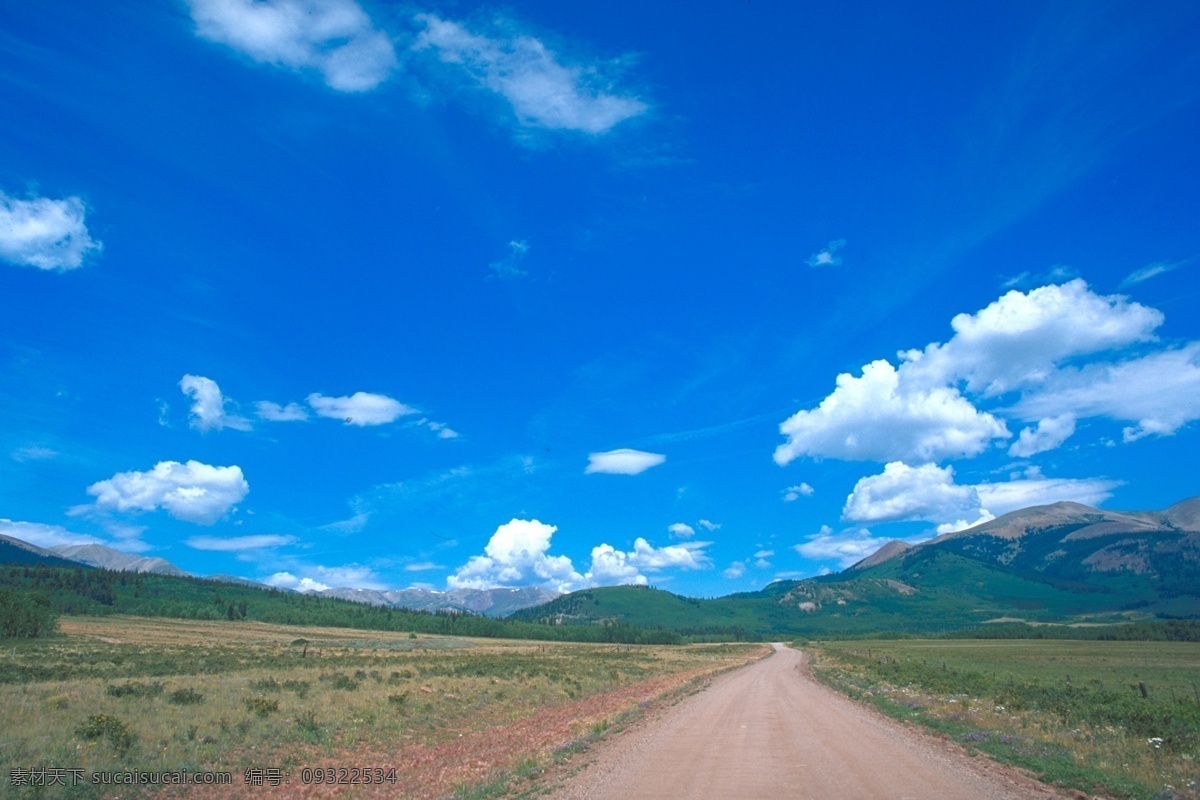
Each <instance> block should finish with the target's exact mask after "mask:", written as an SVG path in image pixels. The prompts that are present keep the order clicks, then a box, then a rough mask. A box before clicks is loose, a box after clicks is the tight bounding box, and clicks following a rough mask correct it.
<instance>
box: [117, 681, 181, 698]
mask: <svg viewBox="0 0 1200 800" xmlns="http://www.w3.org/2000/svg"><path fill="white" fill-rule="evenodd" d="M164 688H166V687H165V686H164V685H163V682H162V681H152V682H150V683H141V682H139V681H130V682H129V683H110V684H109V685H108V686H106V687H104V693H105V694H107V695H108V696H109V697H158V696H159V695H160V694H162V693H163V689H164Z"/></svg>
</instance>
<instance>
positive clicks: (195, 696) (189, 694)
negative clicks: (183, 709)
mask: <svg viewBox="0 0 1200 800" xmlns="http://www.w3.org/2000/svg"><path fill="white" fill-rule="evenodd" d="M167 702H169V703H174V704H175V705H177V706H194V705H197V704H199V703H203V702H204V695H202V694H200V692H197V691H196V690H195V689H192V688H184V689H176V690H175V691H173V692H171V693H170V694H169V695H167Z"/></svg>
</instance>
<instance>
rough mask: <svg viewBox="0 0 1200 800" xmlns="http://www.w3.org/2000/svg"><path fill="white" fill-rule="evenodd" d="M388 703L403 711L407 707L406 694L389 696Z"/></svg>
mask: <svg viewBox="0 0 1200 800" xmlns="http://www.w3.org/2000/svg"><path fill="white" fill-rule="evenodd" d="M388 703H389V704H391V705H393V706H395V707H396V708H398V709H400V710H401V711H403V710H404V709H405V708H407V707H408V692H403V693H401V694H389V695H388Z"/></svg>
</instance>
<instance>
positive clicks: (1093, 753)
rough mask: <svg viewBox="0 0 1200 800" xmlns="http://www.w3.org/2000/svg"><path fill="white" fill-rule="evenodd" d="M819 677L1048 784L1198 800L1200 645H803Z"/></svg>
mask: <svg viewBox="0 0 1200 800" xmlns="http://www.w3.org/2000/svg"><path fill="white" fill-rule="evenodd" d="M798 646H801V647H803V649H805V650H807V651H808V652H809V653H810V654H812V656H813V666H814V668H815V671H816V674H817V676H818V677H819V678H820V679H821V680H823V681H824V682H826V683H828V684H829V685H831V686H833V687H834V688H837V689H839V690H841V691H843V692H845V693H846V694H848V695H850V696H851V697H854V698H856V699H859V700H863V701H866V702H869V703H871V704H872V705H874V706H875V707H876V708H878V709H879V710H881V711H883V712H884V713H886V714H888V715H890V716H892V717H896V718H898V719H901V720H908V721H912V722H916V723H920V724H922V725H925V726H927V727H929V728H932V729H934V730H936V731H940V732H941V733H944V734H946V735H947V736H949V737H951V738H952V739H954V740H955V741H957V742H959V743H961V744H962V745H964V746H966V747H968V748H969V749H971V750H976V751H980V752H984V753H986V754H988V755H990V756H993V757H995V758H997V759H998V760H1000V761H1004V762H1007V763H1011V764H1015V765H1017V766H1019V767H1022V768H1024V769H1028V770H1031V771H1033V772H1034V773H1036V774H1037V775H1039V776H1040V777H1041V778H1042V779H1043V780H1045V781H1048V782H1051V783H1056V784H1059V785H1062V786H1066V787H1071V788H1076V789H1080V790H1083V791H1086V792H1089V793H1093V794H1100V795H1107V796H1112V797H1118V798H1136V799H1139V800H1140V799H1142V798H1144V799H1145V800H1150V798H1156V799H1158V800H1172V799H1173V798H1181V799H1182V798H1188V799H1189V800H1194V799H1195V798H1200V644H1197V643H1195V642H1177V641H1166V642H1128V641H1066V640H1057V641H1055V640H1037V641H1033V640H1025V641H1017V640H1011V641H1010V640H974V641H972V640H960V641H953V640H915V639H912V640H894V639H879V640H859V641H842V642H823V643H798Z"/></svg>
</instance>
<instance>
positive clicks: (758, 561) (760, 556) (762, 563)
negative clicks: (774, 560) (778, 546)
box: [754, 550, 775, 569]
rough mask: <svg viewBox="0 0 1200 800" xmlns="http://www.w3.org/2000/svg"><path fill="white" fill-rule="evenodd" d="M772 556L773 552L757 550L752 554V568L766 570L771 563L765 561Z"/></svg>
mask: <svg viewBox="0 0 1200 800" xmlns="http://www.w3.org/2000/svg"><path fill="white" fill-rule="evenodd" d="M774 555H775V551H774V550H759V551H758V552H757V553H755V554H754V566H755V567H757V568H758V569H766V568H767V567H769V566H771V562H770V561H768V560H767V559H768V558H771V557H772V556H774Z"/></svg>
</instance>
